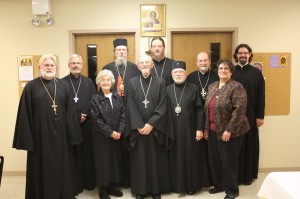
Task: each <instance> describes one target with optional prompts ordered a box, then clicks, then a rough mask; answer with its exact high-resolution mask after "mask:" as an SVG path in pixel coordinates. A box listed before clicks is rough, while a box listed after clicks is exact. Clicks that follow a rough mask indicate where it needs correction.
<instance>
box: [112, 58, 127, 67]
mask: <svg viewBox="0 0 300 199" xmlns="http://www.w3.org/2000/svg"><path fill="white" fill-rule="evenodd" d="M115 64H116V66H125V67H126V66H127V59H126V58H125V57H117V58H116V60H115Z"/></svg>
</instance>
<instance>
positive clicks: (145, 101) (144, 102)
mask: <svg viewBox="0 0 300 199" xmlns="http://www.w3.org/2000/svg"><path fill="white" fill-rule="evenodd" d="M142 103H143V104H144V105H145V108H148V107H147V104H149V103H150V102H149V101H148V100H147V99H146V98H145V100H144V101H142Z"/></svg>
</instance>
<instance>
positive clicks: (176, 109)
mask: <svg viewBox="0 0 300 199" xmlns="http://www.w3.org/2000/svg"><path fill="white" fill-rule="evenodd" d="M185 85H186V82H185V83H184V87H183V90H182V93H181V95H180V99H179V102H178V101H177V96H176V91H175V83H174V94H175V100H176V107H175V113H176V114H177V116H179V113H181V107H180V102H181V99H182V95H183V92H184V89H185Z"/></svg>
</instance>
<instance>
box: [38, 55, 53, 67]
mask: <svg viewBox="0 0 300 199" xmlns="http://www.w3.org/2000/svg"><path fill="white" fill-rule="evenodd" d="M46 59H52V61H53V62H54V64H55V66H56V57H55V56H54V55H52V54H46V55H43V56H42V57H41V58H40V60H39V66H41V65H43V64H44V62H45V60H46Z"/></svg>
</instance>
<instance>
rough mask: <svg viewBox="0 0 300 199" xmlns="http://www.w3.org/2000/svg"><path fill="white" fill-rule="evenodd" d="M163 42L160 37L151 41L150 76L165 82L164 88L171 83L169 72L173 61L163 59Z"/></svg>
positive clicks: (166, 58) (164, 46)
mask: <svg viewBox="0 0 300 199" xmlns="http://www.w3.org/2000/svg"><path fill="white" fill-rule="evenodd" d="M165 48H166V45H165V41H164V40H163V39H162V38H161V37H154V38H153V39H152V40H151V55H152V60H153V63H154V65H153V68H152V72H151V73H152V75H153V76H157V77H160V78H162V79H163V80H165V83H166V86H169V85H170V84H172V83H173V79H172V75H171V71H172V62H173V61H174V60H173V59H170V58H168V57H165Z"/></svg>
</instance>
